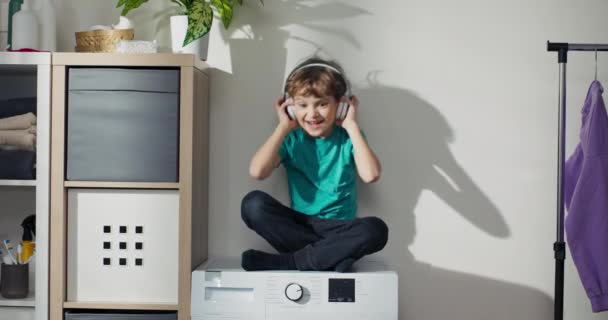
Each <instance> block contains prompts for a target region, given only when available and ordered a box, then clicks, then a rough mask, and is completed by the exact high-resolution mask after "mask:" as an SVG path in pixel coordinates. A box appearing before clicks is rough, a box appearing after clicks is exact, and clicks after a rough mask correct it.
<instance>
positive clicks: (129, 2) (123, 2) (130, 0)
mask: <svg viewBox="0 0 608 320" xmlns="http://www.w3.org/2000/svg"><path fill="white" fill-rule="evenodd" d="M146 2H148V0H118V3H117V4H116V8H120V7H122V6H125V7H124V8H122V12H121V13H120V15H121V16H126V15H127V13H129V11H131V10H133V9H136V8H139V6H141V5H142V4H144V3H146Z"/></svg>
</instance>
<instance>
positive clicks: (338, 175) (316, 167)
mask: <svg viewBox="0 0 608 320" xmlns="http://www.w3.org/2000/svg"><path fill="white" fill-rule="evenodd" d="M279 155H280V156H281V162H282V163H283V165H284V166H285V169H286V170H287V183H288V185H289V195H290V197H291V207H292V209H294V210H296V211H299V212H302V213H304V214H307V215H313V216H317V217H319V218H326V219H327V218H329V219H353V218H354V217H355V216H356V213H357V168H356V166H355V159H354V157H353V144H352V142H351V140H350V137H349V136H348V133H347V132H346V130H344V128H342V127H339V126H336V127H334V129H333V130H332V133H331V135H330V136H329V137H326V138H313V137H311V136H309V135H308V134H306V132H304V130H302V128H297V129H294V130H293V131H291V132H290V133H289V135H287V137H285V139H284V140H283V144H282V145H281V148H280V149H279Z"/></svg>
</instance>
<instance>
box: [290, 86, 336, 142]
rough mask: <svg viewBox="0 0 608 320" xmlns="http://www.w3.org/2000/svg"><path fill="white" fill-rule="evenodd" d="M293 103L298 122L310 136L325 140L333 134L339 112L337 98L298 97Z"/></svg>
mask: <svg viewBox="0 0 608 320" xmlns="http://www.w3.org/2000/svg"><path fill="white" fill-rule="evenodd" d="M293 101H294V104H293V105H294V109H295V113H296V120H297V121H298V124H299V125H300V127H301V128H302V129H304V131H306V133H308V135H310V136H311V137H315V138H325V137H328V136H329V135H330V134H331V131H332V129H333V127H334V122H335V120H336V112H337V110H338V101H336V98H334V97H332V96H325V97H316V96H313V95H307V96H302V95H296V96H295V97H294V99H293Z"/></svg>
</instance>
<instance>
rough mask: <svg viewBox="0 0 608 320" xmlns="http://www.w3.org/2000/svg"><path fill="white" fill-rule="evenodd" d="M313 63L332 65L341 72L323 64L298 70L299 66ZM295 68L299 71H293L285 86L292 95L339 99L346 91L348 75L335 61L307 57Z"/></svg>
mask: <svg viewBox="0 0 608 320" xmlns="http://www.w3.org/2000/svg"><path fill="white" fill-rule="evenodd" d="M311 63H323V64H327V65H330V66H332V67H334V68H336V69H337V70H339V71H340V73H341V74H339V73H337V72H336V71H334V70H332V69H330V68H327V67H323V66H311V67H307V68H303V69H300V70H298V68H301V67H302V66H304V65H307V64H311ZM293 70H297V71H295V72H293V71H292V74H291V76H290V77H289V78H288V79H287V83H286V86H285V87H286V91H287V93H288V94H289V96H291V97H295V96H296V95H303V96H307V95H313V96H315V97H317V98H320V97H325V96H333V97H334V98H335V99H336V100H337V101H339V100H340V98H342V96H344V94H345V93H346V90H347V83H346V77H345V76H344V72H343V71H342V67H340V65H339V64H338V63H336V62H335V61H327V60H323V59H321V58H318V57H313V58H309V59H306V61H304V62H302V63H300V64H299V65H298V66H296V67H295V68H294V69H293Z"/></svg>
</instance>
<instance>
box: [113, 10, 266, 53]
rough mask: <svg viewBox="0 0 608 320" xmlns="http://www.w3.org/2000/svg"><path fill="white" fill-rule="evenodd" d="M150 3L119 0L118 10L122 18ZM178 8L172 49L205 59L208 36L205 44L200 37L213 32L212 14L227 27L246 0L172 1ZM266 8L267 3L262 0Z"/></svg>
mask: <svg viewBox="0 0 608 320" xmlns="http://www.w3.org/2000/svg"><path fill="white" fill-rule="evenodd" d="M147 1H148V0H118V3H117V4H116V7H117V8H120V7H122V12H121V15H123V16H124V15H127V14H128V13H129V11H131V10H133V9H136V8H138V7H139V6H141V5H142V4H144V3H145V2H147ZM169 1H171V2H173V3H175V4H176V5H178V6H179V9H180V14H178V15H174V16H171V24H170V27H171V44H172V45H171V47H172V49H173V52H182V53H194V54H196V55H198V56H199V57H200V58H201V59H203V60H205V59H206V51H207V48H206V47H207V44H208V42H209V39H208V37H205V39H204V40H205V41H204V43H201V38H203V37H204V36H206V35H207V34H208V33H209V30H211V25H212V23H213V11H214V9H215V12H217V14H218V16H219V18H220V19H221V20H222V23H223V25H224V28H226V29H228V27H229V26H230V22H231V21H232V16H233V8H234V1H236V2H237V3H238V4H239V5H242V4H243V0H169ZM260 2H261V3H262V5H264V0H260Z"/></svg>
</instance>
